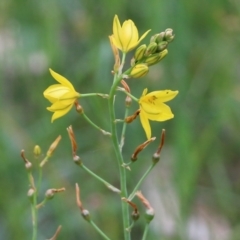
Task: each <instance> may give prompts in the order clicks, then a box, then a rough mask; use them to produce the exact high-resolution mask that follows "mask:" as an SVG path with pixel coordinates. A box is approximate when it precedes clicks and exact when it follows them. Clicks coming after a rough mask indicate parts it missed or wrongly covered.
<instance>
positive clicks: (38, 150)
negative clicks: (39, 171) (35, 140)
mask: <svg viewBox="0 0 240 240" xmlns="http://www.w3.org/2000/svg"><path fill="white" fill-rule="evenodd" d="M33 153H34V155H35V157H39V156H40V154H41V148H40V147H39V145H35V147H34V149H33Z"/></svg>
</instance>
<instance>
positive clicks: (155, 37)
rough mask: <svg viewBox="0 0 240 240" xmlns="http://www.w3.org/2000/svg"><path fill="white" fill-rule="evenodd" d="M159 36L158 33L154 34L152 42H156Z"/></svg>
mask: <svg viewBox="0 0 240 240" xmlns="http://www.w3.org/2000/svg"><path fill="white" fill-rule="evenodd" d="M157 37H158V34H155V35H153V36H152V37H151V39H150V43H151V42H156V39H157Z"/></svg>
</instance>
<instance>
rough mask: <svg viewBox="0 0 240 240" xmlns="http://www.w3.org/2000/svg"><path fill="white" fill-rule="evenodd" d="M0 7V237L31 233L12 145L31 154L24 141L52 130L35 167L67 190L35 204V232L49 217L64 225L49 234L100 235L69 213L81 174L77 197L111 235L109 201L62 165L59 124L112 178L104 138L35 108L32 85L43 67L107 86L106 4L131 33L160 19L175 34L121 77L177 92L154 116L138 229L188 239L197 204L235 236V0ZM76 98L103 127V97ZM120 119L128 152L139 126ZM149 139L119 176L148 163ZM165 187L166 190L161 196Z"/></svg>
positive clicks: (67, 158) (156, 27) (239, 87)
mask: <svg viewBox="0 0 240 240" xmlns="http://www.w3.org/2000/svg"><path fill="white" fill-rule="evenodd" d="M0 8H1V10H2V11H1V12H2V13H1V14H0V73H1V74H0V106H1V110H0V111H1V117H0V122H1V133H0V149H1V151H0V154H1V155H0V156H1V164H0V189H1V193H0V209H1V215H0V223H1V224H0V232H1V238H2V239H29V238H30V236H31V232H30V229H31V215H30V214H31V212H30V207H29V205H28V199H27V189H28V181H27V175H26V172H25V169H24V165H23V162H22V160H21V158H20V150H21V149H23V148H24V149H25V153H26V155H27V158H28V159H29V160H31V161H33V162H34V161H37V160H34V156H33V153H32V151H33V147H34V145H35V144H38V145H40V146H41V148H42V149H43V151H44V152H46V151H47V149H48V147H49V145H50V144H51V142H52V141H53V140H54V139H55V138H56V137H57V136H58V135H59V134H61V135H62V137H63V139H62V141H61V143H60V147H59V148H58V149H57V150H56V152H55V153H54V156H53V157H52V158H51V160H50V161H49V163H48V167H47V168H46V170H44V171H45V172H44V179H43V184H42V185H43V189H42V193H44V191H45V190H46V189H48V188H52V187H56V188H57V187H62V186H64V187H65V188H66V189H67V190H66V194H65V193H62V194H61V196H58V197H56V198H54V199H53V200H51V201H49V203H48V204H47V205H46V207H45V208H44V210H43V212H42V213H40V215H39V218H40V220H39V234H40V235H39V239H45V238H47V237H50V236H52V235H53V233H54V231H55V230H56V228H57V226H58V225H60V224H61V225H62V226H63V228H62V230H61V233H60V235H59V239H67V238H69V236H72V239H84V240H88V239H100V238H99V236H98V235H97V234H96V233H95V232H94V231H92V228H91V227H90V226H89V225H88V224H86V222H85V221H84V220H83V219H82V218H81V217H80V216H79V215H80V213H79V212H78V211H77V207H76V205H75V192H74V185H75V182H76V179H77V181H78V182H79V183H81V196H82V200H83V201H84V202H85V203H87V206H86V207H87V208H88V209H89V210H90V212H91V216H94V218H95V222H97V223H99V225H100V226H101V228H102V229H103V230H105V232H108V233H109V236H119V237H116V238H115V239H121V238H122V235H121V234H122V231H121V229H122V226H121V224H122V223H121V221H120V220H119V222H116V221H112V220H111V219H110V217H109V216H111V218H113V219H118V217H119V216H118V215H117V209H118V208H120V203H119V199H118V198H117V197H116V196H113V195H112V193H109V191H108V190H107V189H105V188H104V187H103V186H102V185H101V184H100V183H98V182H96V181H95V180H94V179H92V178H91V177H89V176H88V175H87V174H86V173H85V172H83V171H81V169H78V168H77V167H76V166H75V165H74V164H73V162H72V160H71V148H70V143H69V140H68V136H67V132H66V127H68V126H69V125H70V124H72V125H74V129H75V131H76V132H77V133H78V134H76V137H77V142H78V144H79V150H78V153H79V155H80V156H81V158H82V160H83V161H84V164H86V165H87V166H91V169H92V170H94V171H95V172H97V173H101V176H103V177H104V178H105V179H107V180H108V181H110V182H112V183H115V185H117V186H118V185H119V182H118V179H116V172H117V166H116V164H115V161H114V160H113V159H112V157H111V156H113V155H111V151H112V150H111V145H110V144H111V143H110V141H107V140H106V138H105V137H104V136H102V135H100V134H99V133H98V132H97V131H96V130H95V129H93V128H91V127H90V126H89V125H88V124H86V122H85V121H83V119H82V118H79V116H78V115H77V114H76V113H75V112H74V111H71V113H70V114H69V115H68V117H64V118H61V119H59V120H56V122H54V123H53V124H51V123H50V118H51V113H49V112H48V111H46V110H45V108H46V107H47V106H48V105H49V104H48V102H47V101H46V100H45V99H44V98H43V95H42V92H43V91H44V90H45V89H46V88H47V87H48V86H49V85H50V84H52V82H53V80H52V78H51V76H50V74H49V71H48V68H49V67H51V68H53V69H54V70H56V71H57V72H58V73H60V74H62V75H64V76H65V77H67V78H68V79H69V80H70V81H71V82H72V83H73V85H74V86H75V87H76V89H77V90H78V91H80V92H81V91H82V92H93V86H94V91H99V92H107V91H108V90H109V86H110V81H111V79H112V78H111V70H112V62H113V57H112V53H111V51H110V45H109V42H108V35H110V34H111V33H112V19H113V16H114V14H118V16H119V18H120V20H121V21H123V20H124V19H132V20H134V22H135V23H136V24H137V26H138V27H139V31H140V34H142V33H143V32H144V31H145V30H146V29H149V28H151V29H152V31H151V33H155V32H160V31H162V30H164V29H166V28H168V27H171V28H172V29H173V30H174V33H175V39H174V41H173V42H172V43H171V44H170V46H169V53H168V56H167V57H166V58H165V59H164V61H163V62H162V63H160V64H158V65H157V66H154V67H152V68H151V70H150V73H149V74H148V75H147V76H146V77H145V78H142V79H131V80H130V81H129V85H130V87H131V89H134V92H138V93H139V94H138V95H139V96H140V95H141V93H142V89H143V88H145V87H146V84H145V83H146V81H147V82H148V84H147V85H150V86H151V87H149V88H151V89H149V91H152V90H154V89H172V90H175V89H176V90H179V95H178V98H177V100H175V101H174V102H172V103H171V108H172V109H173V112H174V115H175V117H174V119H173V120H172V121H169V122H166V123H162V124H159V123H155V124H153V129H152V132H153V133H154V135H155V136H159V135H160V132H161V129H162V128H165V129H166V144H165V146H166V148H164V149H163V156H161V161H160V162H159V163H158V166H157V167H156V168H155V169H154V171H153V173H152V174H151V175H150V176H149V177H148V179H149V181H147V182H146V184H145V185H144V188H143V189H142V190H143V192H146V194H148V195H149V196H150V197H152V201H153V203H154V208H155V209H156V216H155V218H156V219H158V220H156V219H154V220H153V222H152V223H153V227H152V231H150V232H151V233H150V234H151V235H150V238H149V239H166V240H170V239H171V240H173V239H179V240H180V239H182V240H185V239H187V238H185V236H186V229H187V227H186V225H187V224H186V223H187V222H188V223H189V221H190V220H189V216H192V217H194V216H199V215H198V214H199V211H200V210H201V211H203V212H204V213H205V214H206V215H207V216H206V218H203V219H204V220H205V221H206V224H208V220H207V218H211V220H212V221H215V220H216V219H218V218H220V219H221V221H222V225H220V224H219V225H217V227H218V230H220V229H221V228H222V229H226V231H229V239H231V236H232V239H236V240H237V239H238V238H237V237H236V236H239V219H240V210H239V209H240V208H239V202H240V201H239V198H240V195H239V191H240V177H239V176H240V174H239V164H240V162H239V156H240V148H239V129H240V112H239V104H240V97H239V96H240V95H239V92H240V84H239V78H240V73H239V66H238V65H239V62H240V55H239V48H240V38H239V36H240V25H239V22H240V15H239V13H240V8H239V4H238V3H237V1H224V0H218V1H216V0H215V1H206V0H205V1H187V0H184V1H176V0H175V1H174V0H163V1H157V0H150V1H143V2H142V3H141V4H139V1H136V0H132V1H107V0H100V1H86V0H83V1H80V0H79V1H76V0H70V1H67V0H61V1H57V0H51V1H33V0H28V1H13V0H3V1H1V3H0ZM143 42H144V43H146V42H148V40H144V41H143ZM127 61H130V59H127ZM81 104H82V106H83V107H84V109H85V111H86V112H87V114H88V116H89V117H90V118H91V119H94V122H97V123H98V124H99V125H101V126H108V124H109V123H108V121H107V118H105V117H104V116H105V115H106V114H108V109H107V106H106V103H105V101H104V99H103V100H102V99H100V100H99V99H87V100H85V99H83V100H81ZM96 109H98V111H97V112H96ZM118 115H119V116H121V115H122V113H121V112H119V113H117V116H118ZM130 129H131V132H130V133H127V135H126V139H127V141H128V142H127V143H126V150H125V152H124V154H125V156H126V157H128V156H129V158H130V156H131V153H132V151H133V149H134V148H135V147H136V146H137V145H138V144H139V143H140V140H139V139H140V138H143V137H144V132H143V131H142V129H141V131H139V129H140V123H135V124H134V125H132V126H130ZM149 149H150V150H147V151H145V153H146V155H145V156H144V157H143V158H142V159H139V161H141V164H138V165H136V166H135V165H134V166H133V167H132V172H131V174H128V180H129V183H130V186H131V184H132V186H135V184H136V182H137V180H138V179H139V177H140V176H141V175H142V173H143V172H144V169H145V168H146V166H148V165H149V163H148V162H146V161H150V160H148V159H150V157H151V156H149V152H150V151H151V147H150V148H149ZM59 176H61V178H59ZM150 178H153V179H154V184H153V183H152V182H151V181H152V180H150ZM154 186H155V187H154ZM169 188H170V189H171V190H172V191H173V192H174V194H169V192H168V191H169ZM156 191H157V192H158V194H157V195H156ZM163 195H165V196H167V197H168V199H165V198H164V196H163ZM159 197H161V198H159ZM106 199H108V202H106ZM159 199H161V202H160V200H159ZM154 200H155V201H154ZM171 202H172V205H174V203H176V205H177V204H179V208H176V209H175V208H174V207H171ZM161 204H163V205H161ZM169 204H170V205H169ZM160 205H161V206H164V208H165V209H166V213H164V211H163V210H162V208H161V206H160ZM169 206H170V207H169ZM174 209H175V210H174ZM119 211H120V209H119ZM164 214H167V216H166V215H164ZM157 216H158V218H157ZM167 217H170V218H171V219H172V221H173V222H175V223H176V228H174V229H173V230H172V231H171V233H170V234H167V230H166V229H167V227H166V222H165V220H166V219H167ZM154 221H156V223H155V225H154ZM143 222H144V221H143V220H141V218H140V220H139V223H138V224H136V228H135V230H133V234H135V235H134V236H136V239H138V236H142V234H139V232H141V231H143V228H142V227H141V226H142V225H143ZM152 223H151V224H152ZM141 224H142V225H141ZM137 230H138V231H137ZM208 231H209V234H212V235H211V237H212V238H211V239H220V238H218V237H217V235H216V230H215V229H214V228H213V224H210V223H209V224H208ZM41 234H44V235H41Z"/></svg>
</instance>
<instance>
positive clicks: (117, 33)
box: [112, 15, 123, 50]
mask: <svg viewBox="0 0 240 240" xmlns="http://www.w3.org/2000/svg"><path fill="white" fill-rule="evenodd" d="M121 36H122V27H121V25H120V22H119V19H118V16H117V15H115V16H114V19H113V39H112V40H113V44H114V45H115V46H116V47H117V48H119V49H121V50H122V47H123V44H122V42H121Z"/></svg>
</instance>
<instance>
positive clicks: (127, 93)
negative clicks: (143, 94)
mask: <svg viewBox="0 0 240 240" xmlns="http://www.w3.org/2000/svg"><path fill="white" fill-rule="evenodd" d="M118 90H119V91H121V92H124V93H125V94H126V95H127V96H129V97H130V98H131V99H132V100H134V101H135V102H138V101H139V99H138V98H136V97H134V96H133V95H132V94H131V93H129V92H128V91H126V90H125V89H124V88H118Z"/></svg>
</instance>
